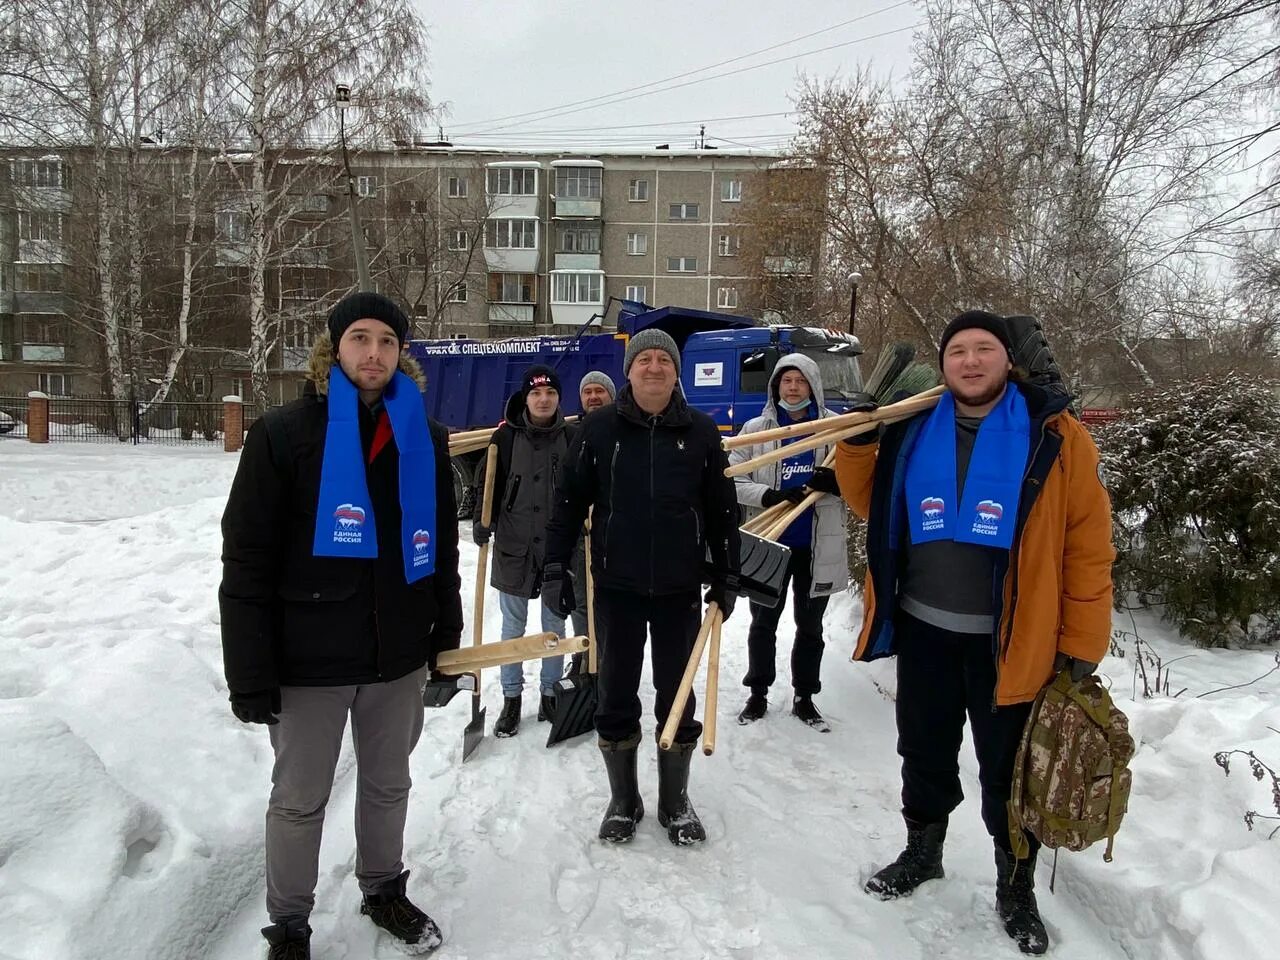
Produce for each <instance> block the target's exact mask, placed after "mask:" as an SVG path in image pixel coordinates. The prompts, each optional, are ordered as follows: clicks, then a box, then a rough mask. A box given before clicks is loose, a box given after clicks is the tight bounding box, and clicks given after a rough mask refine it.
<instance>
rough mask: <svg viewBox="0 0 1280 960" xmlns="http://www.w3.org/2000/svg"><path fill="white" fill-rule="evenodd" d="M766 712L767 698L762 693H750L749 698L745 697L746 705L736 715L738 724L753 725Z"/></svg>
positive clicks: (767, 709)
mask: <svg viewBox="0 0 1280 960" xmlns="http://www.w3.org/2000/svg"><path fill="white" fill-rule="evenodd" d="M768 712H769V698H768V697H766V696H765V695H764V694H763V693H752V694H751V696H749V697H747V705H746V706H745V707H743V708H742V712H741V713H740V714H738V722H739V723H741V724H743V725H744V726H745V725H746V724H748V723H755V722H756V721H757V720H759V719H760V718H761V717H763V716H764V715H765V714H766V713H768Z"/></svg>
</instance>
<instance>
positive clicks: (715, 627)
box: [702, 610, 724, 757]
mask: <svg viewBox="0 0 1280 960" xmlns="http://www.w3.org/2000/svg"><path fill="white" fill-rule="evenodd" d="M723 625H724V617H723V616H722V615H721V614H720V611H719V610H717V611H716V617H715V622H714V623H713V624H712V625H711V649H710V650H708V651H707V696H706V698H705V699H704V700H703V703H702V752H703V753H704V754H706V755H707V756H708V757H709V756H711V754H713V753H715V751H716V703H717V700H718V698H719V693H720V627H721V626H723Z"/></svg>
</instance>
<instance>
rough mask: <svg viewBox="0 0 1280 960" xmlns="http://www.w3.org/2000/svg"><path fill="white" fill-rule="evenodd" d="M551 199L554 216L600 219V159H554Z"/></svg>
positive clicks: (602, 166)
mask: <svg viewBox="0 0 1280 960" xmlns="http://www.w3.org/2000/svg"><path fill="white" fill-rule="evenodd" d="M551 172H552V176H553V178H554V179H553V181H552V188H551V189H552V193H551V199H552V201H553V202H554V204H555V214H554V215H555V216H556V217H599V216H600V212H601V204H600V194H601V180H602V178H603V176H604V164H603V163H602V162H601V161H599V160H553V161H551Z"/></svg>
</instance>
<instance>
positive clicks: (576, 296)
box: [551, 273, 603, 303]
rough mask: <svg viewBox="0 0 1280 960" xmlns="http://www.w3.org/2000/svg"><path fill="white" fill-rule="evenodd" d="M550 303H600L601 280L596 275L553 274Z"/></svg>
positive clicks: (598, 275) (599, 276)
mask: <svg viewBox="0 0 1280 960" xmlns="http://www.w3.org/2000/svg"><path fill="white" fill-rule="evenodd" d="M551 276H552V277H553V278H554V280H555V286H554V287H553V288H552V295H551V302H552V303H601V302H602V299H603V298H602V297H601V295H600V291H601V280H602V276H601V274H598V273H553V274H552V275H551Z"/></svg>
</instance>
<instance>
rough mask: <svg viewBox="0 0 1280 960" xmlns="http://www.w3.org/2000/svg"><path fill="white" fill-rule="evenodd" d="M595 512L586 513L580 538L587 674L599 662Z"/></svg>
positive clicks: (596, 667)
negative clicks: (593, 563)
mask: <svg viewBox="0 0 1280 960" xmlns="http://www.w3.org/2000/svg"><path fill="white" fill-rule="evenodd" d="M595 512H596V509H595V507H592V508H591V509H590V511H588V513H587V532H586V534H584V535H583V537H582V559H583V562H584V563H585V565H586V568H587V639H589V640H590V641H591V647H590V649H588V650H587V673H591V674H594V673H596V672H597V671H598V670H599V669H600V661H599V660H597V659H596V656H597V654H596V584H595V578H594V577H593V575H592V573H591V520H592V518H593V517H594V515H595Z"/></svg>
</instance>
